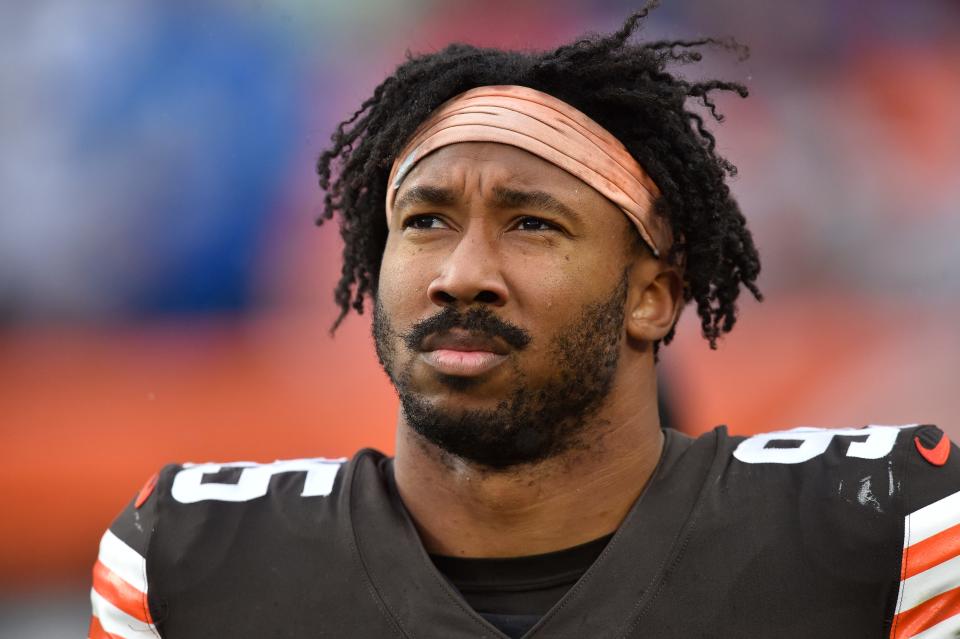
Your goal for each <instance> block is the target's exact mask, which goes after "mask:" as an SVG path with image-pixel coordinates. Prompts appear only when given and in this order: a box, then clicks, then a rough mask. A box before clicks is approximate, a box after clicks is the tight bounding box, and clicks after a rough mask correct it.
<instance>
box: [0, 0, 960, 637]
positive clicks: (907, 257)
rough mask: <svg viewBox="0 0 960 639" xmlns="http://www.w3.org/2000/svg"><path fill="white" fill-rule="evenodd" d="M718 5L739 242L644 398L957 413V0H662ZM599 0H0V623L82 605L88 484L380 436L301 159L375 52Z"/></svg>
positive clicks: (552, 26)
mask: <svg viewBox="0 0 960 639" xmlns="http://www.w3.org/2000/svg"><path fill="white" fill-rule="evenodd" d="M666 4H667V6H665V7H662V8H660V9H659V10H657V11H655V12H654V13H653V14H652V16H651V18H650V20H649V21H648V23H647V26H646V28H645V29H644V33H643V35H642V37H644V38H651V39H659V38H683V37H695V36H701V35H733V36H736V37H737V38H738V39H739V40H741V41H742V42H744V43H746V44H748V45H749V46H750V47H751V49H752V51H753V55H752V57H751V58H750V59H748V60H746V61H743V62H737V61H736V60H735V58H734V56H732V55H730V54H727V53H724V52H721V51H715V52H713V54H712V55H707V56H706V59H705V61H704V62H703V63H702V64H701V65H699V67H698V68H693V67H688V68H687V69H686V70H684V71H683V73H684V74H686V75H688V76H691V77H703V76H712V75H720V76H722V77H725V78H729V79H733V80H737V81H740V82H743V83H745V84H746V85H748V87H749V88H750V91H751V93H752V95H751V97H750V98H749V99H748V100H746V101H740V100H739V99H730V98H726V99H721V101H720V102H721V107H722V110H723V111H724V113H725V114H726V115H727V120H726V122H725V123H724V124H723V125H721V126H719V127H716V128H715V130H717V132H718V133H717V134H718V138H719V145H720V148H721V149H722V151H723V153H724V154H725V155H726V156H727V157H728V158H730V159H731V160H732V161H733V162H734V163H736V164H737V165H738V166H739V168H740V175H739V177H737V178H736V179H735V180H734V181H733V182H732V188H733V190H734V191H735V193H736V195H737V196H738V198H739V201H740V203H741V205H742V208H743V210H744V212H745V214H746V216H747V218H748V220H749V223H750V226H751V227H752V229H753V231H754V234H755V235H756V238H757V241H758V244H759V246H760V249H761V253H762V257H763V259H764V272H763V275H762V277H761V282H760V283H761V288H762V289H763V291H764V292H765V294H766V296H767V301H766V302H765V303H763V304H756V303H753V302H750V301H745V302H744V303H743V304H742V306H741V311H742V319H741V320H740V323H739V324H738V326H737V327H736V329H735V330H734V332H733V333H732V334H731V335H730V336H729V337H727V338H726V339H725V340H724V341H723V342H722V343H721V347H720V349H719V350H718V351H716V352H711V351H710V350H709V348H708V347H707V345H706V342H705V341H704V340H703V339H702V338H701V337H700V336H699V327H698V323H697V321H696V316H695V313H693V312H692V311H688V312H687V313H686V315H685V316H684V318H683V319H682V320H681V322H682V326H681V328H680V330H679V332H678V337H677V340H676V342H675V343H674V344H672V345H671V346H669V347H668V348H667V349H666V350H665V351H664V352H663V355H662V373H663V378H664V388H665V397H666V402H667V405H668V408H669V412H670V415H671V419H672V421H673V423H674V425H675V426H676V427H678V428H680V429H682V430H684V431H687V432H689V433H699V432H702V431H704V430H707V429H709V428H712V427H713V426H714V425H716V424H720V423H725V424H728V425H729V427H730V429H731V430H732V431H733V432H735V433H753V432H760V431H768V430H776V429H782V428H787V427H792V426H798V425H820V426H851V425H861V424H866V423H879V424H887V423H911V422H933V423H939V424H941V425H942V426H943V427H944V428H945V430H947V432H948V433H952V435H953V437H954V438H955V439H957V438H960V420H958V415H960V393H958V392H957V389H956V380H957V375H958V373H960V331H958V330H957V329H956V322H957V319H958V318H960V251H958V250H957V248H956V247H957V242H958V239H960V205H958V202H960V179H957V170H958V168H960V118H957V117H956V113H955V111H956V105H957V104H960V5H958V4H957V3H956V2H953V1H950V0H942V1H940V2H937V1H935V0H931V1H928V2H923V3H902V2H892V1H877V2H872V3H863V2H856V1H854V0H813V1H811V2H804V3H796V2H794V3H779V2H778V3H771V2H767V1H765V0H736V1H734V0H690V1H681V0H671V1H668V2H667V3H666ZM638 6H639V3H638V2H626V1H622V0H590V1H589V2H587V1H573V0H550V1H547V0H540V1H538V0H510V1H506V0H483V1H482V2H481V1H473V0H445V1H442V2H441V1H440V0H403V1H394V2H389V3H388V2H378V1H376V0H353V1H351V2H333V1H332V0H320V1H316V0H309V1H308V0H283V1H277V2H262V1H260V0H230V1H229V2H228V1H226V0H222V1H217V0H198V1H195V2H191V3H171V2H127V1H120V0H101V1H100V2H96V3H79V2H73V1H71V0H41V1H37V2H30V3H26V2H23V3H18V2H8V3H3V4H0V34H2V37H0V55H2V58H3V60H4V62H5V63H4V64H3V65H2V67H0V94H2V96H3V97H2V99H0V139H2V152H0V451H2V455H3V457H2V463H0V504H2V510H0V512H2V515H0V636H3V637H18V638H22V637H28V638H32V637H36V638H42V639H59V638H60V637H64V638H65V637H77V636H85V634H84V633H85V632H86V626H87V616H88V603H87V598H88V591H89V581H88V580H89V571H90V568H91V566H92V564H93V561H94V559H95V557H96V552H97V542H98V539H99V536H100V534H101V533H102V531H103V529H104V528H105V527H106V526H107V525H109V523H110V521H111V519H112V518H113V516H114V515H115V514H116V513H117V512H118V511H119V510H120V509H121V508H122V507H123V505H124V504H125V503H126V502H127V501H128V500H129V499H130V498H131V497H132V496H133V495H134V494H135V493H136V491H137V490H138V489H139V487H140V485H141V484H142V482H143V481H144V480H145V479H146V478H147V476H148V475H150V474H151V473H152V472H153V471H154V470H155V469H157V468H159V467H160V466H161V465H162V464H164V463H166V462H169V461H174V460H176V461H197V462H199V461H228V460H238V459H243V460H254V461H271V460H273V459H276V458H284V457H308V456H340V455H351V454H352V453H353V452H355V451H356V450H357V449H358V448H361V447H364V446H373V447H377V448H380V449H382V450H386V451H388V452H389V451H392V449H393V442H392V435H393V424H394V420H395V411H396V402H395V399H394V396H393V393H392V391H391V388H390V386H389V385H388V383H387V380H386V378H385V376H384V375H383V374H382V373H381V372H380V369H379V367H378V365H377V363H376V358H375V356H374V353H373V349H372V345H371V340H370V338H369V326H368V317H369V316H368V315H364V316H363V317H356V316H352V317H350V318H349V319H348V320H347V321H346V322H345V324H344V325H343V326H342V328H341V329H340V330H339V332H338V333H337V335H336V337H335V338H331V336H330V334H329V328H330V325H331V323H332V321H333V319H334V317H335V314H336V309H335V308H334V306H333V301H332V288H333V285H334V282H335V280H336V278H337V275H338V272H339V253H340V240H339V237H338V234H337V232H336V229H335V227H334V226H330V227H327V228H323V229H321V230H318V229H316V228H315V227H314V226H313V223H312V221H313V218H314V217H315V216H316V215H317V214H318V212H319V210H320V201H321V194H320V192H319V190H318V188H317V187H316V185H315V179H314V173H313V164H314V160H315V158H316V155H317V154H318V152H319V150H320V149H321V148H322V147H323V146H324V145H325V144H326V143H327V141H328V140H329V136H330V133H331V132H332V130H333V128H334V126H335V125H336V124H337V122H339V121H340V120H342V119H344V118H346V117H348V116H349V115H350V114H351V113H352V112H353V110H354V109H355V108H356V107H357V106H358V105H359V104H360V102H361V101H362V100H363V99H365V98H366V97H367V96H368V95H369V94H370V93H371V92H372V90H373V88H374V87H375V86H376V85H377V84H378V83H379V82H380V81H381V80H382V79H383V78H384V77H385V76H386V75H387V74H389V73H390V72H391V71H392V69H393V68H394V67H395V66H396V64H397V63H398V62H400V61H401V60H402V57H403V55H404V52H405V51H406V50H408V49H409V50H411V51H414V52H425V51H431V50H434V49H437V48H440V47H442V46H443V45H445V44H447V43H448V42H451V41H455V40H460V41H467V42H471V43H475V44H482V45H491V46H499V47H507V48H547V47H549V48H553V47H555V46H557V45H558V44H561V43H563V42H566V41H568V40H570V39H571V38H573V37H575V36H577V35H578V34H581V33H583V32H585V31H611V30H613V29H616V28H617V27H618V26H619V25H620V24H621V22H622V20H623V19H624V18H625V16H626V15H627V14H628V13H629V12H630V11H631V10H632V9H635V8H637V7H638Z"/></svg>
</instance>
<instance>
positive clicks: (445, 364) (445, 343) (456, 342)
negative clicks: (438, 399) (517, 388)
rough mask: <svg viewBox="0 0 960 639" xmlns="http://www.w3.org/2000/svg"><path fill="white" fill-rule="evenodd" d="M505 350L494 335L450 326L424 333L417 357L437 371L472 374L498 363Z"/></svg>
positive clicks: (507, 350)
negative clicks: (478, 333)
mask: <svg viewBox="0 0 960 639" xmlns="http://www.w3.org/2000/svg"><path fill="white" fill-rule="evenodd" d="M509 352H510V349H509V347H508V346H506V344H504V343H503V342H502V341H501V340H499V339H497V338H491V337H487V336H484V335H475V334H471V333H469V332H468V331H464V330H459V329H454V330H451V331H450V332H447V333H444V334H442V335H430V336H428V337H427V338H426V339H425V340H424V343H423V352H421V353H420V358H421V359H422V360H423V361H424V362H425V363H426V364H427V365H429V366H431V367H433V368H434V369H436V370H437V371H438V372H440V373H444V374H446V375H457V376H463V377H474V376H477V375H482V374H484V373H486V372H487V371H489V370H491V369H493V368H495V367H496V366H498V365H500V364H501V363H502V362H503V361H504V360H505V359H506V358H507V354H508V353H509Z"/></svg>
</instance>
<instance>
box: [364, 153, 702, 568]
mask: <svg viewBox="0 0 960 639" xmlns="http://www.w3.org/2000/svg"><path fill="white" fill-rule="evenodd" d="M437 189H442V190H443V192H444V193H445V195H446V197H445V198H443V199H442V200H438V199H437V198H435V197H434V198H426V199H424V198H422V197H419V198H418V197H416V196H417V195H418V194H419V195H423V194H424V193H426V194H434V195H435V194H436V193H437ZM507 189H509V190H514V191H520V192H531V191H537V192H541V193H546V194H548V195H549V196H550V197H551V198H553V199H554V200H555V201H557V202H559V203H561V204H562V205H563V206H564V207H565V208H566V209H568V210H569V211H571V212H573V215H572V216H568V215H564V214H563V213H561V212H560V211H558V210H553V209H552V207H550V206H547V205H544V203H543V202H542V201H541V202H520V203H519V204H520V205H519V206H517V204H518V202H516V198H514V199H513V201H511V200H510V199H506V200H505V199H504V198H503V197H498V196H502V194H503V192H504V190H507ZM541 199H542V198H541ZM430 200H433V201H430ZM395 202H396V204H395V206H394V210H393V212H392V216H391V218H390V219H389V220H388V226H389V235H388V239H387V244H386V248H385V250H384V255H383V262H382V266H381V272H380V279H379V284H378V298H379V303H380V305H381V308H382V311H383V312H384V313H386V315H387V317H389V320H390V322H391V323H392V324H393V326H394V327H395V328H396V329H397V331H398V333H400V334H402V333H404V332H405V331H406V330H407V329H409V327H411V326H412V325H414V324H415V323H416V322H418V321H421V320H424V319H426V318H428V317H431V316H433V315H435V314H436V313H437V312H438V311H439V310H441V309H443V308H444V307H445V306H448V305H454V306H456V307H457V308H459V309H464V310H466V309H469V308H471V307H473V306H476V305H486V306H487V307H489V308H490V310H491V311H493V312H494V313H495V314H497V315H498V316H499V317H501V318H503V319H504V320H507V321H509V322H511V323H512V324H515V325H517V326H519V327H522V328H523V329H525V330H526V331H528V332H529V333H530V334H531V335H532V336H533V340H532V341H531V343H530V344H529V345H528V347H526V348H524V349H523V350H521V351H516V352H512V353H510V354H509V356H508V361H509V365H506V364H504V365H499V366H495V367H493V368H492V369H490V370H487V371H485V372H483V373H481V374H479V375H475V376H474V377H475V379H473V383H471V384H466V385H463V386H451V385H450V384H445V383H443V381H442V379H441V376H440V374H439V372H438V371H437V369H436V368H435V367H434V366H432V365H431V364H430V363H428V362H427V361H424V359H423V358H422V357H421V353H417V352H413V351H411V350H410V349H409V348H407V347H405V345H404V344H403V343H402V341H401V339H400V338H399V337H396V338H395V340H394V341H395V343H394V344H392V346H393V347H394V348H395V349H396V352H397V357H398V358H399V359H400V360H401V365H404V366H409V367H410V371H411V381H412V383H413V384H414V387H415V388H416V389H417V391H418V393H419V394H421V396H422V397H423V398H424V399H425V400H426V401H429V402H431V403H432V404H433V405H434V406H435V407H437V408H439V409H442V410H445V411H451V412H456V411H463V410H470V409H490V408H493V407H495V406H496V405H497V403H498V402H500V401H502V400H503V399H504V398H506V397H508V396H509V393H510V389H511V386H512V385H513V384H515V383H516V380H517V379H518V376H519V375H522V376H523V378H524V379H525V381H526V383H528V384H531V385H533V386H534V387H535V386H536V385H537V384H538V382H543V381H545V380H548V379H550V377H551V375H552V374H553V371H554V370H555V368H554V366H553V356H551V355H550V353H549V352H548V345H549V342H550V340H551V338H552V337H554V336H555V335H557V334H558V332H559V331H561V330H562V329H563V327H565V326H569V325H570V324H571V323H572V322H574V321H575V320H576V319H577V318H578V317H579V316H580V315H579V314H582V310H583V308H584V307H585V306H587V305H589V304H591V303H596V302H600V301H603V300H606V299H607V298H608V297H609V296H610V295H611V293H612V291H613V288H614V286H615V284H616V283H617V282H618V281H620V280H621V278H622V277H623V275H624V273H625V272H626V274H627V298H626V305H625V307H624V312H623V315H624V316H623V338H622V339H621V341H620V346H619V348H620V353H619V363H618V367H617V370H616V373H615V377H614V380H613V385H612V388H611V391H610V393H609V394H608V395H607V397H606V398H605V400H604V401H603V403H602V405H601V407H600V408H599V409H598V410H597V411H596V412H595V413H594V414H593V415H592V416H591V417H590V418H589V419H588V422H587V423H586V424H585V426H584V429H583V431H582V437H581V438H580V441H579V445H577V446H575V447H573V448H571V449H569V450H566V451H564V452H562V453H561V454H559V455H557V456H554V457H551V458H548V459H546V460H543V461H540V462H536V463H531V464H522V465H519V466H512V467H509V468H507V469H491V468H489V467H487V466H482V465H477V464H474V463H471V462H469V461H467V460H464V459H462V458H458V457H455V456H452V455H450V454H448V453H446V452H445V451H443V450H441V449H439V448H438V447H437V446H435V445H433V444H432V443H430V442H428V441H426V440H425V439H424V438H423V437H422V436H420V435H419V434H418V433H416V432H415V431H414V430H413V429H412V428H411V427H410V426H409V425H408V424H407V423H406V422H405V419H404V416H403V413H402V411H401V413H400V415H399V418H398V424H397V451H396V460H395V466H394V469H395V474H396V481H397V486H398V489H399V492H400V496H401V498H402V499H403V502H404V504H405V506H406V508H407V510H408V511H409V513H410V515H411V517H412V519H413V521H414V523H415V525H416V526H417V528H418V530H419V533H420V536H421V539H422V541H423V543H424V546H425V547H426V549H427V550H428V552H431V553H437V554H443V555H451V556H463V557H511V556H522V555H532V554H539V553H545V552H551V551H554V550H559V549H563V548H568V547H571V546H575V545H577V544H581V543H585V542H587V541H590V540H593V539H596V538H598V537H601V536H603V535H605V534H609V533H611V532H613V531H614V530H615V529H616V528H617V527H618V526H619V524H620V523H621V522H622V520H623V518H624V517H625V516H626V514H627V512H628V510H629V509H630V507H631V506H632V505H633V503H634V501H635V500H636V499H637V497H638V496H639V495H640V493H641V492H642V490H643V488H644V486H645V485H646V483H647V481H648V480H649V478H650V475H651V473H652V472H653V469H654V468H655V466H656V464H657V461H658V459H659V457H660V454H661V450H662V445H663V444H662V433H661V430H660V418H659V414H658V412H657V388H656V374H655V366H654V357H653V348H652V344H653V342H654V341H655V340H658V339H661V338H662V337H663V336H664V335H666V334H667V332H668V331H669V330H670V328H671V327H672V326H673V324H674V323H675V321H676V319H677V316H678V314H679V312H680V308H681V305H682V290H683V289H682V276H681V274H680V273H679V272H678V271H677V269H675V268H674V267H671V266H669V265H667V264H666V263H664V262H662V261H659V260H657V259H656V258H654V257H653V256H652V255H651V254H650V252H649V251H646V250H644V249H642V248H638V247H637V244H636V242H635V241H634V237H635V234H636V230H635V229H634V228H633V227H632V225H631V223H630V222H629V220H628V219H627V218H626V216H625V215H624V214H623V213H622V212H621V211H620V210H619V209H618V208H617V207H616V206H615V205H614V204H613V203H612V202H610V201H609V200H607V199H606V198H604V197H603V196H602V195H600V194H599V193H598V192H597V191H595V190H594V189H593V188H591V187H590V186H588V185H587V184H585V183H584V182H582V181H580V180H579V179H578V178H576V177H574V176H572V175H571V174H569V173H567V172H566V171H564V170H562V169H560V168H558V167H556V166H555V165H553V164H550V163H548V162H546V161H544V160H541V159H540V158H538V157H536V156H534V155H532V154H530V153H528V152H526V151H523V150H521V149H517V148H515V147H511V146H507V145H501V144H495V143H482V142H469V143H460V144H455V145H451V146H447V147H444V148H442V149H440V150H438V151H436V152H434V153H432V154H430V155H428V156H427V157H426V158H424V159H422V160H421V161H420V162H419V163H418V164H417V165H416V166H415V167H414V169H413V170H412V171H411V172H410V174H409V175H408V176H407V177H406V178H405V179H404V181H403V183H402V184H401V185H400V188H399V190H398V192H397V197H396V200H395Z"/></svg>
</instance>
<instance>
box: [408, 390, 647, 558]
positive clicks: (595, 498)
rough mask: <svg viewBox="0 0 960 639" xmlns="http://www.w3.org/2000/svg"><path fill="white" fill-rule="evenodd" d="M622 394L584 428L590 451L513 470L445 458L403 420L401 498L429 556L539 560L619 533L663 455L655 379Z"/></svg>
mask: <svg viewBox="0 0 960 639" xmlns="http://www.w3.org/2000/svg"><path fill="white" fill-rule="evenodd" d="M619 385H620V384H618V383H615V385H614V388H613V390H612V391H611V393H610V396H608V400H607V402H606V403H605V405H604V407H603V408H602V409H601V410H600V411H598V413H597V415H596V416H595V417H594V418H593V419H591V420H590V422H589V423H588V424H586V425H585V429H584V435H585V436H584V439H583V442H582V443H583V444H584V445H582V446H578V447H576V450H572V451H568V452H566V453H563V454H561V455H558V456H556V457H553V458H550V459H548V460H545V461H542V462H538V463H535V464H527V465H523V466H519V467H516V468H513V469H507V470H496V471H494V470H491V469H489V468H487V467H484V466H478V465H475V464H472V463H470V462H468V461H465V460H462V459H459V458H454V457H452V456H450V455H448V454H446V453H444V452H443V451H441V450H440V449H439V448H437V447H436V446H435V445H433V444H432V443H430V442H428V441H426V440H425V439H423V438H422V437H421V436H420V435H419V434H418V433H416V432H414V431H413V430H412V429H411V428H410V427H409V426H408V425H407V424H406V422H405V421H404V419H403V417H402V415H401V417H400V423H399V427H398V433H397V455H396V460H395V462H394V470H395V473H396V481H397V488H398V490H399V492H400V496H401V498H402V499H403V502H404V505H405V506H406V508H407V510H408V511H409V512H410V514H411V516H412V518H413V520H414V523H415V524H416V526H417V529H418V531H419V533H420V538H421V540H422V541H423V544H424V546H425V547H426V549H427V551H428V552H431V553H434V554H442V555H450V556H460V557H512V556H522V555H533V554H540V553H546V552H551V551H554V550H560V549H563V548H569V547H571V546H576V545H578V544H581V543H586V542H588V541H591V540H593V539H596V538H598V537H601V536H603V535H606V534H609V533H611V532H613V531H614V530H616V528H617V527H618V526H619V525H620V523H621V522H622V521H623V518H624V517H625V516H626V514H627V512H628V511H629V510H630V508H631V506H632V505H633V503H634V502H635V501H636V499H637V497H639V495H640V493H641V492H642V491H643V488H644V487H645V486H646V483H647V481H648V480H649V479H650V475H651V474H652V473H653V470H654V468H655V467H656V465H657V462H658V461H659V459H660V453H661V450H662V447H663V435H662V433H661V431H660V420H659V415H658V413H657V403H656V381H655V379H654V378H653V377H652V376H648V381H647V382H646V384H645V385H646V386H647V388H637V385H636V378H634V380H633V381H632V383H631V384H630V388H629V389H620V388H618V386H619ZM621 390H624V391H626V392H620V391H621ZM627 398H629V399H627ZM637 398H641V400H638V399H637Z"/></svg>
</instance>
